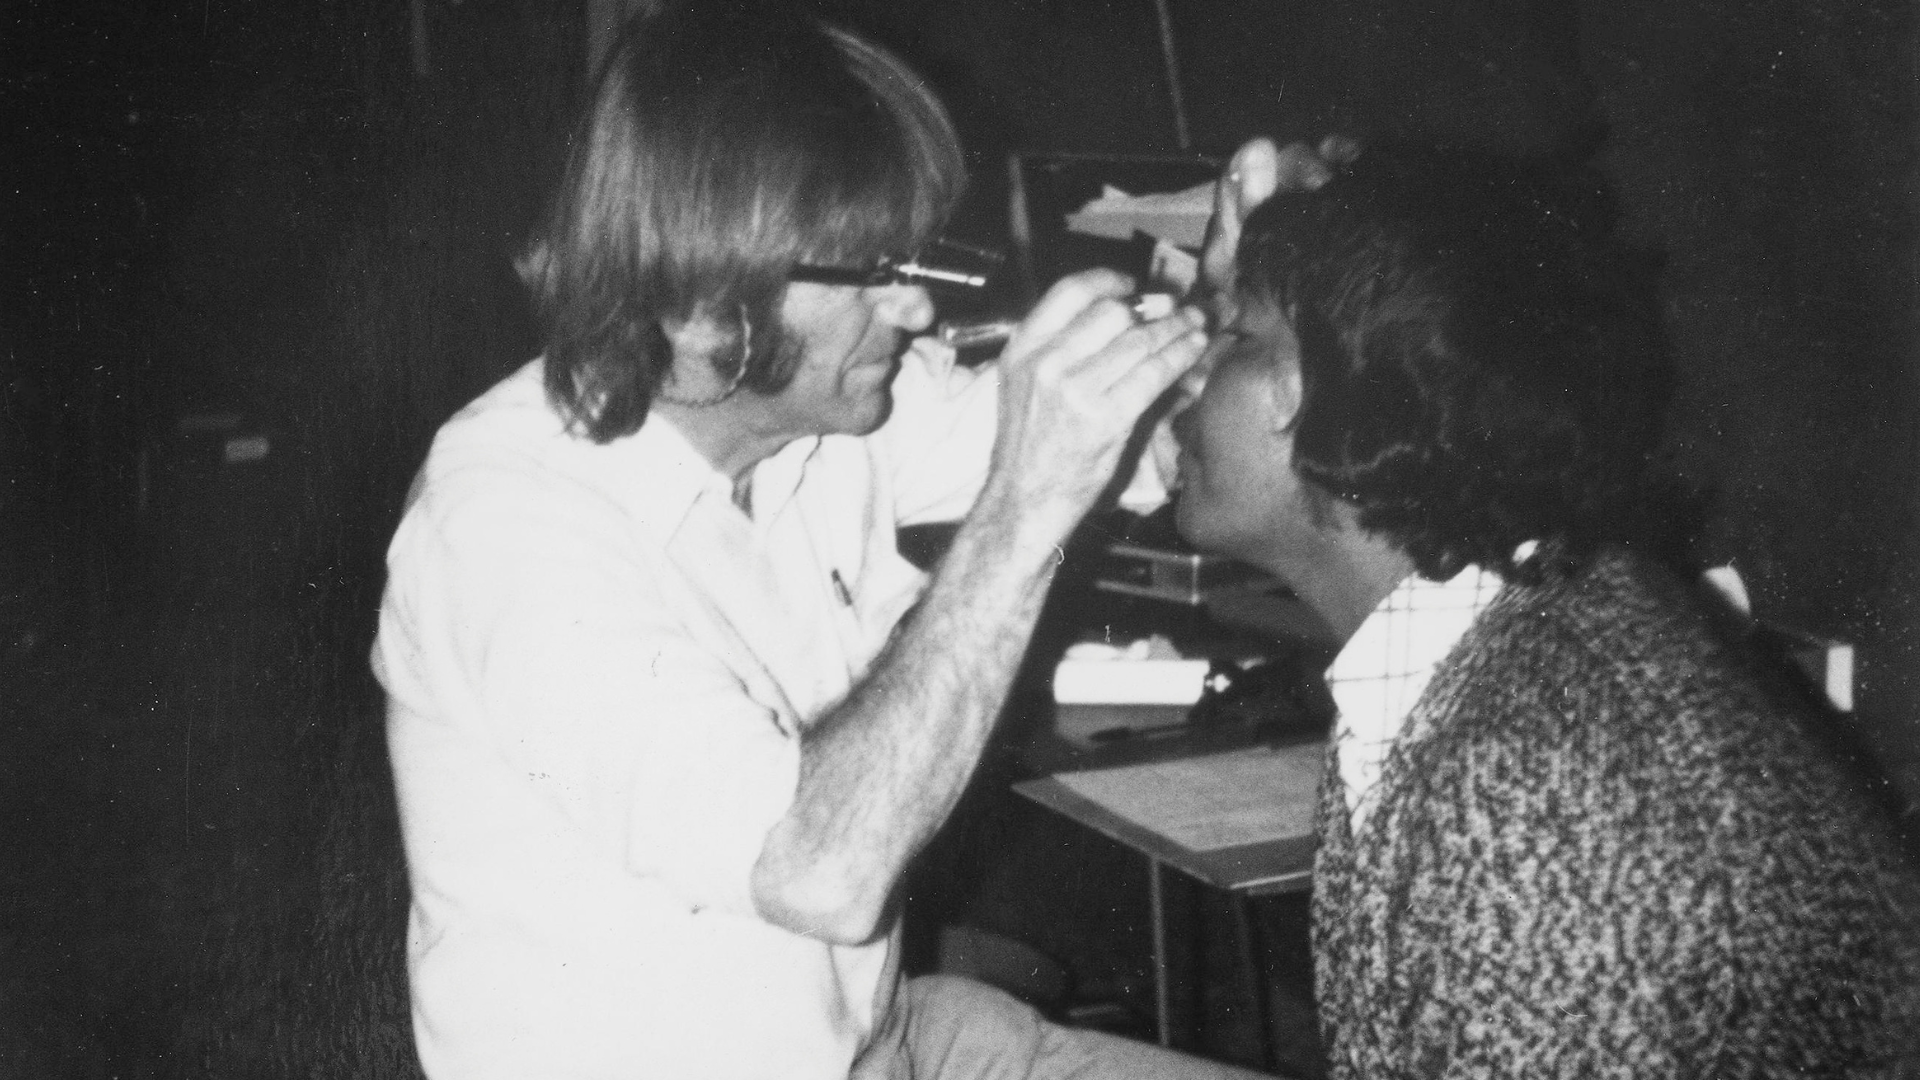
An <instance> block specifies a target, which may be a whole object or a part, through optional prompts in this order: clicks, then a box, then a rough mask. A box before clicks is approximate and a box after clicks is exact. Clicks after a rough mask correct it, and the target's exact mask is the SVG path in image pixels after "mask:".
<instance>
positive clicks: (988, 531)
mask: <svg viewBox="0 0 1920 1080" xmlns="http://www.w3.org/2000/svg"><path fill="white" fill-rule="evenodd" d="M994 499H995V496H994V493H993V492H991V491H989V493H988V494H987V495H985V496H983V499H982V505H981V506H979V507H977V508H976V511H975V513H974V514H973V516H972V517H970V518H969V519H968V521H967V523H966V524H964V525H963V526H962V527H961V528H960V530H959V532H958V533H956V534H955V536H954V539H953V543H952V546H951V547H950V549H949V550H948V552H947V555H946V557H945V558H944V559H943V560H942V561H941V564H940V566H939V568H938V569H937V570H936V572H935V574H934V578H933V582H932V584H931V585H930V587H929V588H928V591H927V594H926V596H925V597H924V598H923V600H922V601H921V603H920V605H919V607H918V608H916V609H915V611H914V613H913V614H912V615H910V616H909V617H908V619H907V621H906V622H904V623H903V624H902V625H901V627H900V629H899V631H898V632H897V633H896V634H895V635H894V638H893V640H892V641H891V642H890V643H889V645H888V647H887V648H886V649H885V650H884V651H883V652H882V653H881V655H880V656H879V658H878V659H877V660H876V661H875V663H874V665H873V668H872V670H871V671H870V672H869V674H868V676H867V678H865V679H864V680H862V681H861V683H860V684H859V685H858V686H856V687H855V689H854V690H853V692H852V693H851V694H850V695H849V696H848V697H847V699H846V700H845V701H844V702H842V703H841V704H840V705H839V706H837V707H836V708H834V709H833V710H831V711H829V712H828V713H826V714H825V715H823V716H821V717H820V718H818V719H817V720H816V721H814V722H813V723H812V724H810V725H809V726H808V727H807V729H806V731H805V733H804V734H803V735H802V749H801V758H800V780H799V787H798V791H797V792H796V794H795V798H794V806H793V808H792V809H791V810H789V811H788V813H787V816H786V817H785V818H784V819H782V821H781V822H780V823H779V824H778V825H776V826H775V827H774V830H773V832H772V833H771V834H770V835H769V836H768V838H767V842H766V844H765V846H764V847H763V848H762V850H761V855H760V859H759V862H758V863H757V864H756V865H755V867H754V895H755V900H756V903H757V904H758V905H759V907H760V911H761V914H762V915H764V916H766V917H767V918H768V919H770V920H772V921H774V922H776V923H779V924H781V925H783V926H786V927H788V928H789V929H792V930H795V931H798V932H801V933H809V934H812V935H814V936H818V937H822V938H826V939H829V940H835V941H842V942H849V943H851V942H858V941H864V940H867V939H869V938H871V937H872V936H873V935H874V934H876V933H878V932H879V931H880V930H882V929H883V928H884V918H885V914H886V908H887V902H888V899H889V897H890V895H891V892H892V890H893V887H894V884H895V882H896V881H898V879H899V877H900V875H901V873H902V872H903V871H904V869H905V867H906V864H907V862H908V860H910V859H911V858H912V857H913V856H914V855H915V854H916V853H917V852H918V851H919V850H920V849H921V848H922V847H923V846H925V844H926V843H927V841H928V839H929V838H931V837H932V835H933V833H934V832H935V831H936V830H937V829H938V828H939V827H940V824H941V823H942V822H943V821H945V820H946V817H947V815H948V814H949V813H951V812H952V810H953V807H954V804H955V803H956V802H957V801H958V800H959V797H960V794H961V792H962V791H963V790H964V789H965V787H966V784H967V781H968V779H969V778H970V777H971V776H972V774H973V771H974V768H975V766H976V765H977V764H978V762H979V760H980V756H981V753H982V751H983V749H984V747H985V745H986V740H987V738H988V736H989V734H990V733H991V732H992V729H993V726H994V722H995V720H996V719H997V718H998V716H999V713H1000V710H1001V708H1002V707H1003V706H1004V704H1005V702H1006V699H1007V694H1008V691H1009V689H1010V688H1011V686H1012V683H1013V678H1014V675H1015V673H1016V672H1017V670H1018V669H1019V666H1020V662H1021V659H1022V657H1023V656H1024V654H1025V651H1026V646H1027V643H1028V641H1029V639H1030V638H1031V637H1032V633H1033V627H1034V624H1035V622H1036V620H1037V619H1038V617H1039V613H1040V609H1041V606H1042V605H1043V604H1044V602H1045V600H1046V592H1047V586H1048V583H1049V582H1050V580H1051V578H1052V574H1053V569H1054V567H1055V565H1057V563H1058V561H1059V548H1058V547H1057V546H1056V543H1055V541H1053V540H1052V539H1050V538H1049V536H1048V535H1047V533H1046V532H1045V531H1044V526H1038V527H1036V523H1034V522H1031V521H1028V522H1022V521H1020V520H1019V519H1018V518H1017V517H1016V516H1015V515H1013V514H1011V513H1004V512H996V511H995V507H994V506H993V505H991V502H992V501H994Z"/></svg>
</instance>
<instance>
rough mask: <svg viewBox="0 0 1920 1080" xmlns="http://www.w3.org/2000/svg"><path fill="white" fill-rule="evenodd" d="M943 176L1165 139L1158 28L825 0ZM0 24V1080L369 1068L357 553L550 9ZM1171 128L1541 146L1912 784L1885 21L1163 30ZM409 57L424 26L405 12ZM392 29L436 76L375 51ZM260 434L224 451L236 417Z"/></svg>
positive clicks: (464, 316) (333, 6)
mask: <svg viewBox="0 0 1920 1080" xmlns="http://www.w3.org/2000/svg"><path fill="white" fill-rule="evenodd" d="M815 6H816V7H820V8H822V9H823V10H828V11H831V12H834V13H837V14H839V15H841V16H842V17H844V18H846V19H847V20H848V21H851V22H854V23H856V24H858V25H861V26H863V27H866V28H867V29H868V30H870V31H871V32H873V33H875V34H876V35H877V36H879V37H881V38H882V39H883V40H886V41H889V42H891V43H893V44H894V45H896V46H897V47H898V48H900V49H901V50H902V51H903V52H905V53H907V54H908V55H909V56H910V57H912V58H913V59H914V60H915V62H916V63H918V64H919V65H920V66H921V67H922V68H923V69H924V70H926V71H927V72H929V73H930V74H931V75H932V76H933V77H934V79H935V81H936V82H937V83H939V84H940V86H941V87H942V89H943V91H944V92H946V93H947V95H948V96H949V99H950V100H951V101H952V102H953V103H954V105H955V110H956V114H957V116H958V118H959V119H960V121H961V124H962V126H963V128H964V129H965V132H966V134H967V136H968V138H969V140H970V144H971V145H972V146H973V147H974V148H975V151H976V154H975V157H976V166H977V168H976V172H977V174H978V176H979V180H980V182H979V190H978V192H977V202H976V205H975V206H974V208H973V210H972V211H971V216H972V217H973V218H974V219H976V220H984V221H991V220H992V219H993V217H994V215H995V213H996V212H997V207H998V206H1000V205H1001V203H1000V201H999V200H1000V197H1001V196H1000V192H999V190H998V186H997V185H998V184H999V183H1000V182H1001V181H1000V178H1001V176H1002V175H1003V172H1002V168H1001V164H1000V162H1001V155H1002V154H1004V152H1005V151H1007V150H1008V149H1012V148H1021V149H1032V150H1054V151H1081V152H1096V153H1172V152H1176V151H1180V150H1182V149H1183V147H1181V146H1180V145H1178V143H1177V141H1176V137H1175V127H1174V123H1173V112H1172V108H1171V105H1170V97H1169V94H1168V86H1167V79H1166V69H1165V67H1164V65H1163V62H1162V57H1161V54H1160V40H1159V36H1158V27H1157V23H1156V21H1155V18H1154V6H1153V3H1152V2H1151V0H1127V2H1120V0H1112V2H1096V0H1082V2H1078V3H1073V2H1067V0H981V2H977V3H950V2H949V3H940V2H934V0H895V2H892V3H882V2H879V0H871V2H858V0H847V2H843V3H837V4H832V3H823V4H816V5H815ZM419 10H420V14H421V15H422V16H423V22H422V23H421V25H420V26H419V27H416V26H415V25H414V24H413V23H412V22H411V21H410V12H409V9H408V8H407V6H406V5H404V4H400V3H394V2H387V0H379V2H376V0H259V2H255V3H248V4H238V3H233V2H231V0H197V2H193V3H187V2H176V0H146V2H140V0H129V2H124V3H107V2H103V0H81V2H77V3H52V2H45V0H11V2H9V3H8V4H6V6H5V7H4V8H0V48H4V50H5V56H4V63H3V64H0V102H3V103H4V107H5V115H4V124H0V131H4V132H5V135H4V136H3V137H0V138H4V142H3V143H0V181H4V183H0V192H3V193H4V195H3V196H0V205H3V206H4V216H3V217H0V221H3V222H4V224H3V225H0V228H3V229H4V232H0V732H4V733H5V738H6V743H5V745H4V747H3V748H0V825H4V830H5V839H4V840H0V852H4V863H0V881H4V882H5V884H4V885H0V1076H8V1077H11V1076H16V1075H17V1076H23V1077H24V1076H36V1077H37V1076H79V1077H92V1076H100V1077H106V1076H119V1077H145V1076H172V1075H196V1076H197V1075H220V1076H256V1075H308V1074H313V1075H327V1076H345V1075H378V1076H385V1075H399V1074H401V1073H402V1072H403V1071H404V1069H405V1067H406V1063H407V1060H408V1058H407V1055H408V1053H409V1051H408V1049H407V1042H406V1038H407V1036H406V1032H405V1029H404V1026H403V1022H404V1002H403V1000H401V999H400V997H399V996H398V994H399V982H398V981H397V977H396V968H395V965H396V964H397V962H398V956H397V954H396V953H394V951H393V950H392V948H391V947H390V943H391V941H392V940H394V935H397V933H398V932H399V931H398V927H399V925H400V924H399V922H398V921H397V920H398V918H399V916H400V915H401V914H403V912H404V898H403V893H402V888H403V886H402V884H401V882H400V880H399V877H398V869H397V862H396V861H395V858H394V856H393V843H392V827H393V826H392V819H391V815H392V808H391V796H390V794H388V793H387V791H386V789H385V777H384V768H385V765H384V760H383V757H382V754H383V751H382V749H381V747H380V741H379V722H378V699H377V693H376V688H375V687H374V686H373V685H372V683H371V679H370V677H369V675H368V673H367V671H366V666H365V661H364V657H365V655H366V647H367V645H368V643H369V641H370V639H371V628H372V613H373V610H374V606H375V604H376V603H377V598H378V591H379V587H380V555H381V549H382V546H383V544H384V541H385V538H386V535H387V533H388V532H389V530H390V529H391V527H392V525H393V523H394V520H395V517H396V515H397V511H398V507H399V501H400V496H401V493H402V492H403V491H404V488H405V484H406V481H407V479H408V478H409V476H410V475H411V472H412V470H413V469H414V467H415V466H416V465H417V463H418V461H419V458H420V456H421V454H422V453H423V452H424V449H425V446H426V441H427V439H428V438H429V437H430V436H431V433H432V431H433V429H434V428H435V426H436V425H437V424H438V423H439V422H440V421H441V420H443V419H444V418H445V417H446V416H447V415H448V414H449V413H450V412H451V411H452V410H453V409H455V408H457V407H458V406H459V405H460V404H462V403H464V402H465V401H466V400H467V399H469V398H471V397H472V396H473V395H474V394H476V393H477V392H479V391H480V390H481V389H483V388H484V387H485V386H486V385H488V384H489V383H490V382H492V381H493V380H494V379H496V378H498V377H499V376H500V375H501V374H503V373H505V372H506V371H507V370H510V369H511V368H512V367H513V366H515V365H517V364H519V363H520V362H522V361H523V360H525V359H526V358H527V357H528V356H530V355H531V350H532V343H531V338H530V331H529V327H528V324H527V320H526V312H525V306H524V302H523V298H522V295H521V293H520V290H519V287H518V285H517V283H516V281H515V280H514V277H513V274H512V271H511V267H510V265H509V259H510V257H511V255H512V253H513V252H514V249H515V247H516V245H517V244H518V242H519V241H520V239H521V238H522V237H523V236H524V234H525V231H526V227H527V224H528V222H529V221H530V219H531V216H532V214H533V213H534V211H535V209H536V208H537V206H538V204H539V200H540V198H541V195H542V192H543V189H544V187H545V184H546V183H547V182H548V180H549V179H550V178H551V175H552V172H553V168H554V148H555V147H556V146H557V145H558V144H559V143H560V141H561V140H562V138H563V136H564V131H565V128H566V123H567V121H566V117H567V116H568V115H569V109H570V107H571V105H572V104H573V102H574V101H575V100H576V98H577V95H578V92H579V90H580V87H581V84H582V81H583V78H584V76H583V72H582V69H583V65H584V59H583V57H584V54H585V42H586V40H587V25H588V21H589V20H588V18H587V14H586V12H585V11H584V10H582V9H581V7H580V5H579V4H578V3H570V2H548V0H465V2H463V3H459V4H452V3H450V2H448V0H428V2H426V3H424V4H423V5H422V6H421V7H420V9H419ZM1171 15H1172V21H1173V25H1174V29H1175V34H1176V38H1177V41H1178V49H1177V59H1178V62H1179V65H1180V67H1181V73H1182V76H1183V77H1182V81H1181V85H1182V89H1183V90H1184V95H1185V103H1186V111H1187V115H1188V119H1189V123H1190V131H1191V143H1192V147H1191V148H1192V149H1193V150H1196V151H1199V152H1204V153H1211V154H1222V155H1224V154H1226V153H1229V152H1231V150H1232V148H1233V147H1234V146H1235V145H1236V144H1237V143H1238V142H1239V141H1240V140H1241V139H1242V138H1244V137H1245V136H1247V135H1250V134H1255V133H1268V134H1273V135H1276V136H1278V137H1280V138H1281V139H1283V140H1285V139H1291V138H1314V137H1317V136H1319V135H1320V134H1323V133H1325V132H1327V131H1331V130H1338V131H1343V132H1348V133H1352V134H1356V135H1359V136H1361V137H1362V138H1363V139H1364V138H1379V137H1390V136H1400V135H1414V136H1427V137H1443V138H1452V139H1461V140H1468V141H1473V142H1478V143H1490V144H1494V145H1498V146H1506V147H1510V148H1514V149H1529V150H1534V149H1545V148H1550V147H1553V146H1555V145H1557V144H1559V143H1561V142H1563V141H1564V140H1566V139H1568V138H1570V137H1572V136H1573V135H1575V134H1576V133H1579V132H1582V131H1585V130H1588V129H1589V128H1590V127H1591V126H1592V125H1593V124H1594V123H1596V122H1599V123H1604V124H1605V125H1607V127H1608V128H1609V130H1610V135H1609V139H1608V142H1607V143H1606V144H1605V149H1604V151H1603V161H1604V163H1605V164H1606V165H1607V167H1608V168H1609V170H1610V171H1611V172H1612V173H1613V175H1614V176H1615V177H1616V179H1617V180H1618V181H1619V183H1620V187H1621V190H1622V193H1623V199H1624V205H1625V207H1626V210H1627V215H1628V221H1629V226H1630V228H1631V229H1632V230H1633V231H1634V232H1635V233H1636V235H1638V236H1639V237H1641V238H1642V239H1644V240H1646V241H1647V242H1650V243H1656V244H1658V245H1660V246H1662V247H1664V248H1665V249H1667V250H1668V251H1669V252H1670V253H1671V261H1670V263H1669V269H1668V279H1667V280H1668V285H1669V295H1670V299H1671V308H1672V315H1673V326H1674V329H1675V333H1676V340H1677V344H1678V348H1679V353H1680V356H1681V362H1682V368H1683V372H1684V385H1683V391H1682V396H1681V401H1680V404H1679V408H1678V410H1677V414H1676V417H1675V421H1676V429H1677V436H1676V449H1677V451H1678V452H1679V453H1680V455H1681V459H1682V461H1684V462H1685V463H1686V464H1687V467H1688V468H1689V470H1690V471H1692V472H1693V473H1694V475H1696V476H1698V477H1700V478H1702V479H1704V480H1710V481H1712V482H1714V483H1715V484H1716V485H1717V487H1718V489H1719V491H1720V493H1721V495H1720V500H1719V502H1718V504H1717V509H1716V513H1715V516H1714V518H1713V521H1712V527H1711V529H1710V533H1709V546H1710V549H1711V550H1712V552H1713V553H1715V554H1716V555H1718V556H1719V557H1720V558H1723V559H1730V560H1732V561H1733V563H1734V564H1735V565H1736V566H1737V567H1739V568H1740V569H1741V570H1742V572H1743V573H1744V574H1745V576H1746V578H1747V581H1748V583H1749V587H1750V588H1751V589H1752V591H1753V593H1754V598H1755V602H1756V605H1757V607H1758V609H1759V612H1760V614H1761V615H1762V616H1763V617H1766V618H1768V619H1771V620H1776V621H1781V622H1785V623H1790V624H1794V625H1798V626H1800V627H1803V628H1805V629H1808V630H1811V631H1814V632H1818V633H1823V634H1828V635H1832V636H1836V637H1840V638H1844V639H1846V640H1849V641H1852V642H1854V643H1856V644H1857V645H1858V646H1859V650H1860V670H1859V678H1858V699H1859V728H1860V732H1861V734H1862V737H1863V738H1864V739H1866V741H1867V742H1868V743H1869V744H1870V745H1871V746H1872V747H1873V748H1874V750H1875V752H1876V755H1877V758H1878V761H1879V763H1880V767H1881V770H1882V771H1883V772H1884V773H1885V775H1887V776H1889V777H1891V778H1892V779H1893V783H1894V790H1895V791H1897V792H1899V793H1901V794H1902V795H1903V796H1904V797H1905V798H1907V799H1912V798H1914V797H1915V796H1920V655H1916V650H1917V649H1920V603H1916V600H1917V599H1920V528H1917V526H1920V485H1916V483H1915V480H1916V471H1917V470H1920V445H1917V442H1920V423H1917V422H1916V420H1917V419H1920V417H1917V415H1916V413H1917V411H1920V362H1917V361H1916V358H1915V352H1914V340H1915V339H1914V325H1913V320H1914V315H1915V293H1914V281H1915V269H1916V264H1915V249H1914V243H1913V241H1914V232H1913V230H1914V224H1915V222H1914V210H1915V204H1914V198H1915V196H1914V190H1915V188H1914V181H1915V156H1914V149H1915V146H1914V139H1913V134H1914V130H1913V122H1914V118H1915V117H1914V104H1915V102H1914V92H1915V82H1914V74H1915V72H1914V56H1915V53H1914V19H1913V11H1912V9H1911V7H1910V6H1909V5H1907V4H1903V3H1896V2H1893V0H1861V2H1857V3H1838V2H1824V0H1606V2H1602V0H1576V2H1565V3H1550V2H1546V0H1535V2H1529V0H1457V2H1454V3H1450V4H1445V5H1428V4H1423V3H1418V2H1415V0H1345V2H1342V3H1338V4H1326V3H1306V2H1304V0H1270V2H1261V0H1211V2H1208V3H1204V4H1202V3H1199V2H1197V0H1172V2H1171ZM417 31H418V33H417ZM420 41H424V42H425V43H426V45H427V48H426V49H425V50H424V51H420V50H417V49H416V48H415V46H416V44H417V43H418V42H420ZM236 436H238V437H261V438H265V439H266V440H267V445H268V446H269V451H268V453H267V454H266V456H265V457H264V458H263V459H261V460H258V461H250V462H238V463H228V462H225V461H224V460H223V456H222V451H223V447H224V446H225V444H226V440H227V439H228V438H230V437H236Z"/></svg>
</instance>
